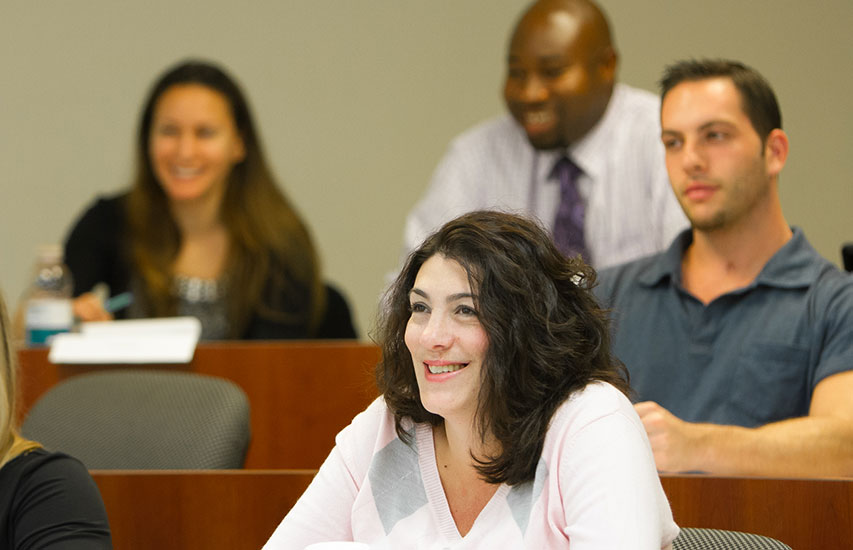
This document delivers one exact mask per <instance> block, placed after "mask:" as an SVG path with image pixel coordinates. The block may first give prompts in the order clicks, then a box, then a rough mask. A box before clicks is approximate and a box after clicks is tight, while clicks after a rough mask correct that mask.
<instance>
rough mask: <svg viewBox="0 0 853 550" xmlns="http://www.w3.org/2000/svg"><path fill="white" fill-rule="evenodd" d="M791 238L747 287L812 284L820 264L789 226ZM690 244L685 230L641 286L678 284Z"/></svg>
mask: <svg viewBox="0 0 853 550" xmlns="http://www.w3.org/2000/svg"><path fill="white" fill-rule="evenodd" d="M791 231H792V232H793V236H792V237H791V238H790V239H789V240H788V242H787V243H785V244H784V245H783V246H782V248H780V249H779V250H777V251H776V253H775V254H774V255H773V256H772V257H771V258H770V260H769V261H768V262H767V263H766V264H765V265H764V268H762V270H761V272H760V273H759V274H758V277H756V278H755V280H754V281H753V282H752V283H750V284H749V285H748V286H747V288H751V287H754V286H758V285H764V286H770V287H777V288H802V287H807V286H809V285H811V284H812V283H813V282H814V281H815V280H816V279H817V277H818V275H819V274H820V270H821V269H822V267H823V266H822V264H823V262H821V261H815V260H816V258H817V259H821V256H820V255H819V254H818V253H817V251H815V249H814V248H812V245H811V244H809V242H808V240H807V239H806V236H805V234H804V233H803V230H802V229H800V228H799V227H792V228H791ZM692 242H693V231H692V230H691V229H685V230H684V231H682V232H681V233H679V234H678V236H677V237H676V238H675V240H673V242H672V244H671V245H670V246H669V248H668V249H667V250H666V251H665V252H663V253H662V254H661V255H660V256H658V257H657V259H656V261H653V262H650V263H649V265H648V266H647V267H646V269H645V270H643V272H642V273H640V275H639V277H638V280H639V282H640V284H642V285H644V286H649V287H651V286H655V285H657V284H659V283H660V282H662V281H664V280H665V279H668V280H669V281H670V282H674V283H677V284H681V259H682V258H683V257H684V251H685V250H687V247H688V246H690V243H692Z"/></svg>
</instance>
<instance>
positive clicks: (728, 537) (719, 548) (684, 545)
mask: <svg viewBox="0 0 853 550" xmlns="http://www.w3.org/2000/svg"><path fill="white" fill-rule="evenodd" d="M672 550H791V547H790V546H788V545H787V544H784V543H782V542H779V541H778V540H776V539H771V538H770V537H765V536H762V535H752V534H749V533H740V532H738V531H723V530H720V529H699V528H690V527H682V528H681V533H680V534H679V535H678V538H677V539H675V541H674V542H673V543H672Z"/></svg>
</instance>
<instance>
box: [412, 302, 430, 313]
mask: <svg viewBox="0 0 853 550" xmlns="http://www.w3.org/2000/svg"><path fill="white" fill-rule="evenodd" d="M409 309H410V310H411V312H412V313H424V312H426V311H427V307H426V305H424V304H422V303H420V302H416V303H414V304H410V305H409Z"/></svg>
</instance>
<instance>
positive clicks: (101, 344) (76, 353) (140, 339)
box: [48, 317, 201, 365]
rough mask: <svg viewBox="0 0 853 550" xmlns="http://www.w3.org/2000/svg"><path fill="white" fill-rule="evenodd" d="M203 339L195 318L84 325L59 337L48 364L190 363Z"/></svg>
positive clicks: (52, 344)
mask: <svg viewBox="0 0 853 550" xmlns="http://www.w3.org/2000/svg"><path fill="white" fill-rule="evenodd" d="M200 335H201V323H200V322H199V320H198V319H196V318H195V317H171V318H166V319H132V320H127V321H106V322H97V323H83V324H81V325H80V332H72V333H63V334H57V335H56V336H54V337H53V339H52V340H51V344H50V353H49V354H48V360H49V361H50V362H51V363H62V364H87V365H91V364H105V363H111V364H116V363H117V364H123V363H128V364H144V363H189V362H190V361H191V360H192V358H193V354H194V353H195V347H196V344H197V343H198V339H199V336H200Z"/></svg>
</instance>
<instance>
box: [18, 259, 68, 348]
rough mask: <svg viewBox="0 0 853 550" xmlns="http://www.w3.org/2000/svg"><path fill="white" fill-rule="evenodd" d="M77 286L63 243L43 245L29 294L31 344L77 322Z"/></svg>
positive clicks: (44, 340) (27, 319) (26, 320)
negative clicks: (74, 306) (73, 295)
mask: <svg viewBox="0 0 853 550" xmlns="http://www.w3.org/2000/svg"><path fill="white" fill-rule="evenodd" d="M73 290H74V284H73V280H72V278H71V271H69V269H68V266H66V265H65V264H64V263H63V257H62V247H61V246H59V245H42V246H40V247H39V248H38V257H37V259H36V267H35V272H34V273H33V278H32V283H31V284H30V288H29V289H28V290H27V294H26V310H25V313H24V316H25V317H24V325H25V327H26V342H27V345H28V346H44V345H46V344H48V339H49V338H50V337H51V336H53V335H54V334H58V333H60V332H68V331H70V330H71V328H72V327H73V325H74V313H73V311H72V309H71V293H72V292H73Z"/></svg>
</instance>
